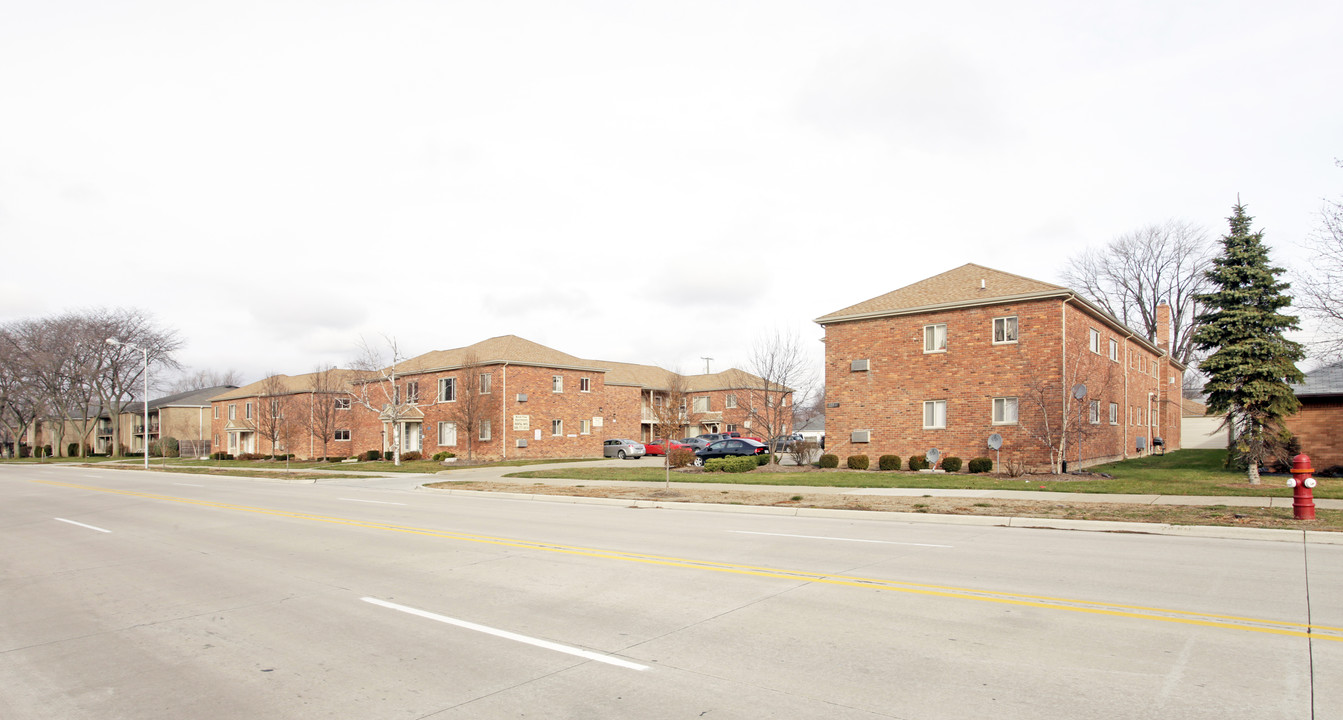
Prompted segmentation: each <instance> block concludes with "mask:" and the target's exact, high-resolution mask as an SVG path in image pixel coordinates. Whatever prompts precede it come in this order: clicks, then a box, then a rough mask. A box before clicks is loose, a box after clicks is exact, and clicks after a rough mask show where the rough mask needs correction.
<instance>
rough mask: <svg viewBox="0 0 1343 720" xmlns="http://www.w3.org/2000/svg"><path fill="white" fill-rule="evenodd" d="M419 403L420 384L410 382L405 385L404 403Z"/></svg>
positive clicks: (415, 381) (413, 381)
mask: <svg viewBox="0 0 1343 720" xmlns="http://www.w3.org/2000/svg"><path fill="white" fill-rule="evenodd" d="M419 401H420V383H419V381H417V380H410V381H408V382H407V383H406V402H408V403H418V402H419Z"/></svg>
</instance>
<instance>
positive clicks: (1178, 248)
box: [1063, 220, 1216, 365]
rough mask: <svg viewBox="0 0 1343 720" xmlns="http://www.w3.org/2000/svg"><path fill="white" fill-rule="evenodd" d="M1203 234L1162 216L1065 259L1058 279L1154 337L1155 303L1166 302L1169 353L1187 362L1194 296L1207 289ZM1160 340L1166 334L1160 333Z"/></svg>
mask: <svg viewBox="0 0 1343 720" xmlns="http://www.w3.org/2000/svg"><path fill="white" fill-rule="evenodd" d="M1215 249H1216V248H1215V246H1214V243H1213V241H1212V239H1211V238H1209V237H1208V233H1207V232H1206V231H1205V230H1204V229H1203V228H1200V227H1198V226H1196V225H1193V224H1191V223H1188V222H1185V221H1182V220H1168V221H1166V222H1164V223H1162V224H1160V225H1149V226H1147V227H1144V228H1140V229H1138V230H1135V231H1133V232H1130V233H1127V234H1124V235H1120V236H1119V237H1117V238H1115V239H1114V240H1113V241H1111V242H1110V244H1108V245H1106V246H1105V247H1104V248H1100V249H1088V250H1085V251H1083V252H1082V253H1081V254H1080V255H1078V256H1076V257H1074V258H1072V259H1071V260H1069V261H1068V265H1067V267H1066V268H1065V269H1064V271H1063V278H1064V280H1065V282H1067V283H1068V285H1069V286H1070V287H1072V288H1073V289H1074V290H1078V291H1079V292H1081V293H1082V294H1084V295H1086V296H1087V297H1089V298H1091V299H1092V300H1094V301H1095V302H1096V303H1097V304H1099V305H1100V306H1101V307H1103V308H1105V310H1106V311H1108V312H1109V313H1110V314H1111V315H1114V316H1115V317H1116V318H1118V319H1119V320H1120V321H1121V322H1123V323H1124V324H1125V325H1127V326H1129V327H1131V328H1134V329H1136V330H1138V331H1140V332H1142V333H1144V334H1145V335H1146V339H1147V340H1148V341H1150V342H1153V343H1155V342H1157V341H1158V338H1157V305H1158V304H1160V302H1161V301H1162V300H1166V301H1167V302H1168V303H1170V308H1171V330H1172V332H1173V334H1174V340H1173V341H1171V356H1172V357H1174V358H1175V359H1176V360H1177V361H1179V362H1180V363H1181V364H1184V365H1189V364H1190V362H1191V360H1192V359H1193V358H1194V347H1193V345H1192V344H1191V343H1190V338H1191V337H1192V335H1193V332H1194V330H1195V327H1194V316H1195V315H1196V314H1197V313H1198V308H1197V303H1196V300H1195V298H1196V296H1197V295H1199V294H1200V293H1203V292H1205V291H1206V290H1207V287H1208V281H1207V278H1206V276H1205V275H1204V271H1205V270H1207V269H1208V267H1209V263H1211V261H1212V256H1213V254H1214V252H1215ZM1160 341H1161V342H1162V343H1165V342H1167V338H1160Z"/></svg>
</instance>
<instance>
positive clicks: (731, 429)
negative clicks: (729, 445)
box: [727, 424, 737, 432]
mask: <svg viewBox="0 0 1343 720" xmlns="http://www.w3.org/2000/svg"><path fill="white" fill-rule="evenodd" d="M727 431H728V432H737V426H736V425H731V424H729V425H728V426H727Z"/></svg>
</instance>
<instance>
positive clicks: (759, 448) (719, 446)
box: [695, 438, 769, 465]
mask: <svg viewBox="0 0 1343 720" xmlns="http://www.w3.org/2000/svg"><path fill="white" fill-rule="evenodd" d="M768 452H769V448H767V447H765V444H764V443H762V442H756V441H755V440H747V439H746V438H730V439H727V440H719V441H718V442H715V443H710V444H709V446H708V447H706V448H700V449H699V450H696V451H695V464H696V465H703V464H704V461H705V460H712V459H713V458H721V457H739V456H742V455H764V454H766V453H768Z"/></svg>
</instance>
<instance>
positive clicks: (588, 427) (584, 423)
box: [578, 420, 592, 435]
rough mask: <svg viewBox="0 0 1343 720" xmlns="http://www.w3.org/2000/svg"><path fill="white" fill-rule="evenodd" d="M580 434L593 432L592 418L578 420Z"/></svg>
mask: <svg viewBox="0 0 1343 720" xmlns="http://www.w3.org/2000/svg"><path fill="white" fill-rule="evenodd" d="M578 434H579V435H591V434H592V421H591V420H579V421H578Z"/></svg>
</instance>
